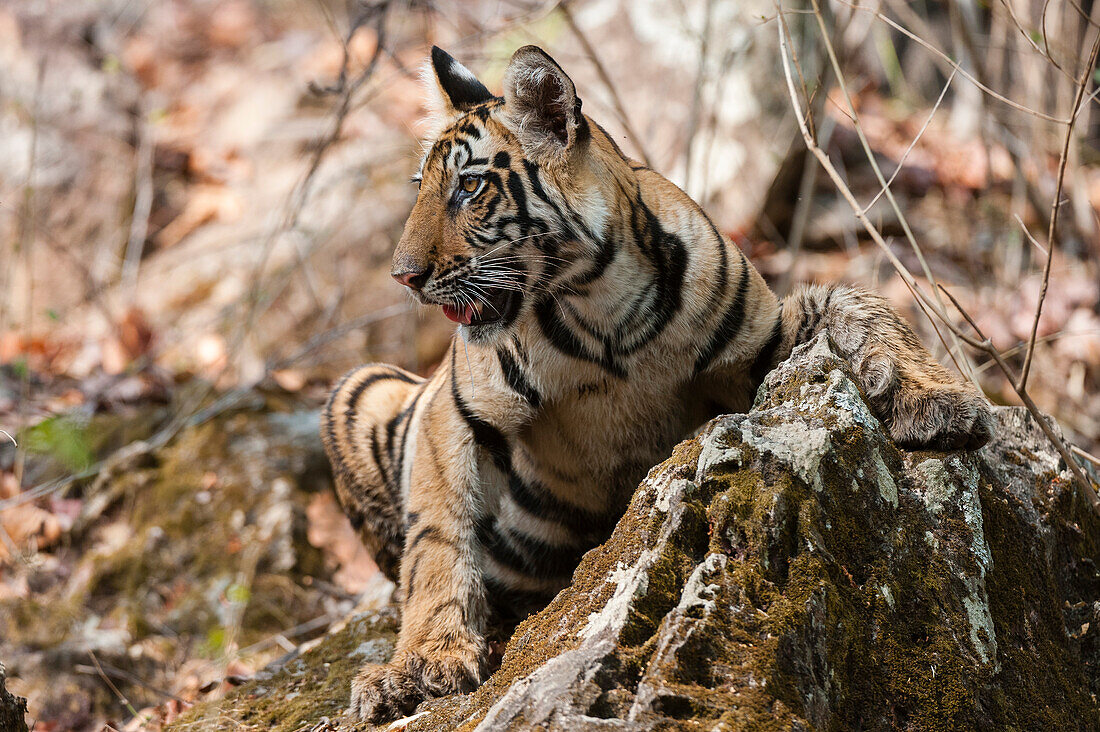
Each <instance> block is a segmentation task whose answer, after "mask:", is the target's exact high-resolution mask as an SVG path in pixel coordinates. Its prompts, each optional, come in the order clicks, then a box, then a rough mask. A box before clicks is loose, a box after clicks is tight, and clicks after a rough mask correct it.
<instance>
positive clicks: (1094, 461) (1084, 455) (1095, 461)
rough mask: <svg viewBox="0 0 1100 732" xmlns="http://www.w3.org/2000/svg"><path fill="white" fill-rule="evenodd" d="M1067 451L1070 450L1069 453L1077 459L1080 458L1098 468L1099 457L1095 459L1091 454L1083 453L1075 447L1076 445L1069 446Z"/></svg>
mask: <svg viewBox="0 0 1100 732" xmlns="http://www.w3.org/2000/svg"><path fill="white" fill-rule="evenodd" d="M1069 449H1070V452H1072V453H1073V454H1074V455H1077V456H1078V457H1082V458H1084V459H1085V460H1088V461H1089V462H1090V463H1092V464H1093V465H1095V466H1096V467H1098V468H1100V457H1096V456H1095V455H1093V454H1091V453H1087V452H1085V451H1084V450H1082V449H1081V448H1079V447H1077V445H1070V446H1069Z"/></svg>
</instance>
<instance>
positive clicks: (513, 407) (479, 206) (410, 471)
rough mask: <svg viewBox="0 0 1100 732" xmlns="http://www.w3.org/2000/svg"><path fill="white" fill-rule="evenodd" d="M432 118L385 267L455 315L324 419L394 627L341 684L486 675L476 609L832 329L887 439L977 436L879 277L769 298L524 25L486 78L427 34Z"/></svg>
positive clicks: (611, 509)
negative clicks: (601, 120) (499, 72)
mask: <svg viewBox="0 0 1100 732" xmlns="http://www.w3.org/2000/svg"><path fill="white" fill-rule="evenodd" d="M428 76H429V78H430V79H431V82H432V83H431V84H430V86H431V87H432V90H433V96H435V97H436V106H435V118H436V122H437V123H438V130H439V131H438V133H437V134H436V135H435V138H434V140H433V141H432V143H431V147H430V149H429V151H428V153H427V154H426V156H425V157H424V159H423V161H422V163H421V166H420V172H419V173H418V174H417V176H416V178H415V180H416V181H418V183H419V187H420V191H419V194H418V196H417V200H416V205H415V206H414V207H413V210H412V214H411V215H410V216H409V220H408V223H407V224H406V225H405V231H404V234H403V235H402V237H401V240H400V242H399V243H398V245H397V249H396V251H395V252H394V255H393V269H392V274H393V277H394V279H396V280H397V281H398V282H399V283H401V284H402V285H404V286H405V287H406V288H408V290H409V292H411V293H412V295H413V296H414V297H415V298H416V299H417V300H418V301H419V302H421V303H424V304H429V305H439V306H440V307H441V308H442V309H443V314H444V315H446V316H447V317H448V318H450V319H451V320H452V321H454V322H455V323H457V324H458V328H457V335H458V337H457V338H455V339H454V340H453V341H452V343H451V346H450V350H449V351H448V353H447V356H446V361H445V362H444V363H443V365H442V366H441V367H440V368H439V369H438V371H436V373H435V375H434V376H432V377H431V378H429V379H423V378H420V377H419V376H416V375H414V374H411V373H408V372H406V371H403V370H401V369H399V368H396V367H394V366H386V365H380V364H372V365H369V366H363V367H360V368H358V369H356V370H354V371H352V372H351V373H349V374H348V375H347V376H345V377H344V378H343V380H342V381H341V382H340V383H339V384H338V385H337V386H336V388H335V390H334V391H333V393H332V396H331V398H330V400H329V402H328V405H327V407H326V409H325V412H324V418H323V424H322V437H323V439H324V443H325V449H326V451H327V454H328V456H329V459H330V460H331V461H332V465H333V468H334V471H335V475H336V487H337V491H338V494H339V497H340V501H341V503H342V504H343V507H344V510H345V511H346V512H347V514H348V516H349V517H350V519H351V521H352V523H353V525H354V526H355V527H356V528H357V530H358V531H359V533H360V534H361V536H362V539H363V542H364V543H365V544H366V546H367V547H368V548H369V549H370V550H371V552H372V553H373V554H374V556H375V557H376V558H377V561H378V564H379V566H380V567H381V568H382V571H383V572H385V574H386V575H387V576H389V577H390V578H392V579H394V580H395V581H397V582H398V583H399V586H400V587H401V588H402V590H403V595H404V597H403V619H402V627H401V632H400V635H399V638H398V642H397V649H396V652H395V654H394V657H393V660H392V661H390V663H388V664H384V665H375V664H369V665H366V666H365V667H364V668H363V669H362V670H361V672H360V673H359V675H358V677H357V678H356V679H355V681H354V682H353V684H352V693H351V712H352V714H354V715H356V716H358V717H359V718H361V719H365V720H374V721H378V720H385V719H388V718H392V717H395V716H398V715H400V714H403V713H408V712H411V711H412V710H413V709H414V708H415V706H416V705H417V704H418V702H420V701H421V700H423V699H425V698H427V697H433V696H439V695H444V694H449V693H454V692H465V691H470V690H472V689H474V688H475V687H476V686H477V685H478V684H479V683H481V682H482V681H483V680H484V679H485V678H486V675H487V672H488V669H487V657H488V646H487V642H486V638H485V634H486V630H487V624H488V621H489V620H490V618H491V617H497V618H511V619H515V618H520V617H523V616H524V615H525V614H526V613H528V612H530V611H532V610H537V609H539V608H541V607H542V606H544V605H545V604H546V603H547V602H548V601H549V600H550V599H551V598H552V597H553V596H554V594H555V593H557V592H558V591H559V590H560V589H562V588H563V587H564V586H566V585H567V584H568V583H569V582H570V577H571V574H572V572H573V570H574V569H575V568H576V565H577V563H578V561H579V560H580V557H581V555H582V554H583V553H584V552H585V551H587V550H588V549H591V548H592V547H594V546H596V545H598V544H600V543H601V542H602V541H604V540H605V539H606V538H607V537H608V535H609V534H610V532H611V530H612V528H613V527H614V525H615V522H616V520H617V519H618V518H619V517H620V515H621V514H622V512H623V511H624V510H625V507H626V505H627V502H628V500H629V498H630V496H631V492H632V490H633V489H634V488H635V486H636V485H637V484H638V482H639V480H640V479H641V478H642V477H644V475H645V473H646V471H647V469H648V468H649V467H650V466H652V465H653V464H654V463H656V462H658V461H659V460H661V459H662V457H664V456H665V455H667V454H668V452H669V450H670V449H671V447H672V446H673V445H674V444H675V443H676V442H677V441H678V440H680V439H682V438H684V437H685V436H686V435H689V434H690V433H691V431H692V430H693V429H695V428H696V427H698V426H699V425H700V424H702V423H703V422H704V421H705V420H707V419H708V418H710V417H712V416H714V415H716V414H718V413H724V412H736V411H745V410H746V409H748V408H749V407H750V406H751V403H752V399H753V396H754V393H755V390H756V388H757V386H758V385H759V384H760V383H761V381H762V379H763V377H764V375H765V374H766V373H767V372H768V371H769V370H770V369H772V368H773V367H774V366H775V365H776V364H777V363H778V362H780V361H781V360H783V359H784V358H786V357H787V355H788V354H789V353H790V352H791V349H792V348H793V347H794V346H795V345H796V344H798V343H802V342H804V341H806V340H807V339H809V338H810V337H812V336H813V335H814V334H816V333H818V332H820V331H827V332H828V334H829V336H830V337H831V339H832V341H833V342H834V344H835V345H836V347H837V348H838V349H839V350H840V352H842V353H843V354H844V356H845V357H846V358H847V359H848V360H849V361H850V362H851V365H852V368H853V370H854V372H855V373H856V375H857V378H858V380H859V383H860V386H861V388H862V389H863V391H864V393H865V394H866V396H867V398H868V399H869V401H870V403H871V405H872V406H873V408H874V410H875V412H876V413H877V415H878V416H879V417H880V418H881V420H882V422H883V423H884V424H885V425H886V427H887V429H888V430H889V432H890V434H891V436H892V437H893V439H894V440H895V441H896V442H897V443H898V444H900V445H902V446H905V447H913V448H915V447H930V448H935V449H941V450H950V449H973V448H977V447H979V446H981V445H983V444H984V443H985V442H986V441H987V440H988V439H989V437H990V434H991V428H992V417H991V413H990V410H989V408H988V406H987V405H986V403H985V402H984V400H983V398H982V397H981V396H980V395H979V394H978V393H977V392H976V391H975V390H973V389H972V388H971V387H969V386H966V385H963V384H961V383H959V382H957V381H955V380H954V379H953V378H952V377H951V376H950V375H949V374H948V372H947V371H946V370H945V369H944V368H943V367H941V366H940V365H939V364H938V363H937V362H936V361H934V360H933V359H932V357H931V355H930V354H929V353H928V352H927V351H926V350H925V349H924V348H923V347H922V345H921V343H920V342H919V341H918V339H917V337H916V336H915V335H914V334H913V331H912V330H910V328H909V326H907V325H906V324H905V323H904V322H903V321H902V320H901V318H900V317H899V316H898V315H897V314H896V313H895V312H894V311H893V310H892V309H891V308H890V306H889V305H888V304H887V303H886V302H885V301H884V300H882V299H881V298H880V297H878V296H875V295H872V294H869V293H866V292H862V291H860V290H857V289H853V288H850V287H837V286H834V287H821V286H811V287H806V288H804V289H802V290H800V291H798V292H796V293H794V294H792V295H790V296H789V297H787V298H784V299H783V300H782V301H780V300H778V299H777V298H776V296H775V295H774V294H772V292H771V291H770V290H769V289H768V287H767V285H766V284H765V282H764V280H763V278H762V277H761V276H760V274H759V273H758V272H757V271H756V270H755V269H754V268H753V266H752V265H751V264H750V263H749V262H748V261H747V260H746V259H745V256H744V254H742V253H741V251H740V250H739V249H738V248H737V247H736V246H735V245H734V244H732V243H731V242H730V241H729V240H728V239H726V238H725V237H724V236H722V235H721V234H720V233H719V232H718V230H717V229H716V228H715V225H714V224H713V223H712V222H711V220H710V219H709V218H707V215H706V214H705V213H703V211H702V210H701V209H700V208H699V206H698V205H696V204H695V203H694V202H693V201H692V200H691V199H690V198H688V196H687V195H686V194H685V193H684V192H683V191H681V190H680V189H679V188H677V187H676V186H675V185H673V184H672V183H670V182H669V181H668V180H666V179H665V178H663V177H662V176H661V175H659V174H658V173H656V172H654V171H653V170H651V169H649V168H647V167H646V166H644V165H641V164H639V163H638V162H636V161H633V160H631V159H630V158H628V157H627V156H626V155H624V154H623V152H622V151H621V150H620V149H619V147H618V146H617V145H616V144H615V142H614V140H612V138H611V137H610V136H609V135H608V134H607V133H606V132H605V131H604V130H603V128H601V127H600V126H599V125H598V124H596V123H595V122H594V121H593V120H591V119H589V118H588V117H586V116H585V115H584V114H582V112H581V100H580V98H579V97H578V96H577V92H576V89H575V87H574V85H573V82H572V81H571V80H570V78H569V77H568V76H567V75H566V74H565V72H564V71H562V69H561V67H559V66H558V64H557V63H555V62H554V61H553V59H551V58H550V56H548V55H547V54H546V53H545V52H544V51H542V50H541V49H539V48H537V47H535V46H525V47H523V48H521V49H519V50H518V51H516V53H515V55H514V56H513V57H512V59H511V61H510V63H509V65H508V67H507V70H506V72H505V76H504V96H503V97H495V96H493V95H492V94H491V93H489V91H488V90H487V89H486V88H485V86H484V85H482V84H481V82H479V81H478V80H477V79H476V78H475V77H474V76H473V74H471V73H470V71H468V70H467V69H466V68H465V67H464V66H462V65H461V64H459V63H458V62H456V61H455V60H454V59H453V58H451V57H450V56H449V55H447V54H446V53H444V52H443V51H441V50H440V49H438V48H433V49H432V58H431V70H430V72H429V74H428Z"/></svg>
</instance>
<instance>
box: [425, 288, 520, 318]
mask: <svg viewBox="0 0 1100 732" xmlns="http://www.w3.org/2000/svg"><path fill="white" fill-rule="evenodd" d="M519 301H520V294H519V293H518V292H516V291H515V290H511V289H503V288H489V289H487V290H486V291H485V294H484V295H482V296H480V297H479V298H478V299H477V300H475V301H474V302H473V303H469V304H466V305H450V304H446V305H444V306H443V314H444V315H446V316H447V318H448V319H450V320H453V321H454V322H456V323H461V324H462V325H489V324H490V323H496V322H498V321H501V320H504V319H505V318H506V317H510V316H511V315H512V314H513V313H514V312H515V309H516V308H517V307H518V306H519Z"/></svg>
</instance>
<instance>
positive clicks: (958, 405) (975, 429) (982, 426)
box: [888, 384, 994, 451]
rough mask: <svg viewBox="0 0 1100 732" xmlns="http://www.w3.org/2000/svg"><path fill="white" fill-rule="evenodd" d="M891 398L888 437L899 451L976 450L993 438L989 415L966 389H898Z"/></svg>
mask: <svg viewBox="0 0 1100 732" xmlns="http://www.w3.org/2000/svg"><path fill="white" fill-rule="evenodd" d="M893 396H894V409H893V414H892V419H891V420H890V424H889V425H888V426H889V429H890V436H891V437H893V438H894V441H895V442H896V443H898V444H899V445H901V446H902V447H905V448H908V449H920V448H924V449H931V450H943V451H946V450H976V449H978V448H979V447H981V446H982V445H984V444H986V443H987V442H989V440H990V438H991V437H992V436H993V425H994V419H993V412H992V410H991V409H990V408H989V404H988V403H986V401H985V399H983V398H982V397H981V396H980V395H979V394H978V393H977V392H976V391H974V390H973V389H971V388H970V387H969V386H965V385H962V384H939V385H935V386H931V387H929V386H922V387H921V388H912V389H904V388H899V389H898V390H897V392H896V393H895V394H894V395H893Z"/></svg>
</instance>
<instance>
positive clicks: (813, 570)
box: [189, 337, 1100, 730]
mask: <svg viewBox="0 0 1100 732" xmlns="http://www.w3.org/2000/svg"><path fill="white" fill-rule="evenodd" d="M996 414H997V419H998V429H997V434H996V437H995V438H994V440H993V442H992V443H991V444H990V445H988V446H986V447H985V448H983V449H982V450H980V451H977V452H974V453H953V454H945V453H933V452H916V453H909V452H905V451H902V450H900V449H899V448H897V447H896V446H895V445H894V444H892V443H891V441H890V440H889V438H888V437H887V436H886V433H885V431H884V430H883V429H882V426H881V424H880V423H879V422H878V420H877V419H876V418H875V417H874V415H873V414H872V413H871V411H870V410H869V409H868V407H867V406H866V404H865V402H864V400H863V398H862V396H861V395H860V392H859V390H858V388H857V387H856V385H855V383H854V381H853V380H852V378H851V374H850V371H849V369H848V367H847V365H846V364H845V363H844V362H843V361H842V360H841V359H839V358H838V357H837V356H836V355H835V354H834V353H833V351H832V349H831V347H830V344H829V343H828V341H827V340H826V339H825V338H824V337H819V338H818V339H816V340H815V341H813V342H811V343H809V344H807V345H805V346H802V347H800V348H799V349H797V350H796V351H795V353H794V354H793V355H792V356H791V358H790V359H789V360H788V361H787V362H786V363H784V364H782V365H781V366H780V367H779V368H778V369H776V370H775V371H774V372H773V373H772V374H770V375H769V376H768V378H767V379H766V381H765V383H764V384H763V386H762V387H761V388H760V390H759V393H758V395H757V399H756V402H755V404H754V406H753V408H752V410H751V411H750V412H748V413H747V414H743V415H732V416H725V417H720V418H718V419H715V420H713V421H712V422H711V423H710V424H708V425H707V426H706V427H705V428H704V429H703V430H702V431H701V432H700V433H699V435H698V436H696V437H695V438H693V439H691V440H688V441H686V442H684V443H682V444H680V445H679V446H677V448H676V449H675V451H674V453H673V455H672V456H671V457H670V458H669V459H668V460H667V461H665V462H664V463H662V464H661V465H658V466H656V467H655V468H653V469H652V470H651V471H650V473H649V475H648V476H647V477H646V479H645V480H644V481H643V482H642V483H641V485H640V486H639V488H638V490H637V491H636V492H635V494H634V496H633V499H632V501H631V503H630V506H629V508H628V509H627V511H626V513H625V515H624V516H623V518H622V520H621V521H620V522H619V524H618V526H617V527H616V529H615V531H614V533H613V534H612V536H611V537H610V538H609V539H608V541H607V542H606V543H605V544H603V545H602V546H600V547H598V548H596V549H593V550H592V551H590V552H589V553H588V554H586V555H585V557H584V559H583V560H582V562H581V564H580V566H579V567H578V568H577V570H576V572H575V574H574V577H573V583H572V585H571V586H570V587H568V588H567V589H565V590H563V591H562V592H561V593H560V594H559V595H558V597H557V598H556V599H555V600H554V601H553V602H552V603H551V604H550V605H549V606H548V607H547V608H546V609H544V610H543V611H542V612H540V613H537V614H535V615H532V616H531V617H529V618H528V619H527V620H525V621H524V622H523V623H522V624H521V625H520V626H519V628H518V629H517V630H516V632H515V634H514V636H513V637H512V639H511V641H510V642H509V644H508V647H507V650H506V651H505V654H504V657H503V660H502V663H501V666H500V669H499V670H498V671H497V672H496V673H495V674H494V675H493V676H492V677H491V678H490V679H489V680H488V681H487V682H486V683H485V684H484V685H483V686H482V687H481V688H480V689H478V690H477V691H475V692H473V693H472V694H468V695H461V696H454V697H448V698H444V699H438V700H432V701H429V702H426V703H425V704H424V705H422V706H421V708H420V710H419V711H421V712H426V714H423V715H422V716H419V717H418V718H416V719H415V720H412V721H411V722H410V723H409V725H408V729H410V730H440V729H458V730H489V729H492V730H496V729H550V730H579V729H610V728H614V729H638V730H649V729H681V728H683V729H718V730H780V729H784V730H786V729H811V728H812V729H823V730H848V729H864V730H887V729H922V730H924V729H928V730H948V729H1020V730H1024V729H1096V728H1098V727H1100V714H1098V711H1097V703H1096V697H1095V694H1096V693H1097V691H1098V686H1100V602H1097V598H1098V597H1100V574H1098V571H1097V562H1098V561H1100V556H1098V550H1100V521H1098V520H1097V517H1096V516H1095V515H1094V514H1092V513H1091V512H1090V511H1089V510H1088V508H1087V506H1084V505H1082V503H1081V502H1080V501H1078V500H1077V499H1076V498H1075V495H1074V490H1073V485H1072V481H1071V479H1070V477H1069V475H1068V473H1067V472H1066V471H1065V470H1064V469H1063V467H1064V466H1062V465H1061V464H1060V462H1059V460H1058V457H1057V454H1056V453H1055V452H1054V451H1053V450H1052V448H1050V447H1049V445H1048V444H1047V443H1046V441H1045V438H1044V437H1043V436H1042V434H1041V432H1040V431H1039V429H1038V425H1036V424H1035V423H1034V422H1033V421H1032V419H1031V417H1030V416H1029V415H1028V414H1027V413H1026V412H1024V411H1023V410H1020V409H1011V408H1001V409H998V410H997V411H996ZM361 632H362V629H361V628H354V627H349V628H347V629H344V630H343V631H341V632H340V633H338V634H335V635H334V636H333V637H332V638H331V639H330V640H331V644H332V646H331V647H332V648H337V647H348V648H354V647H358V645H359V643H361V642H362V641H363V640H365V638H364V637H362V636H361V635H357V634H360V633H361ZM329 642H330V641H326V643H329ZM316 653H318V649H314V650H313V651H309V652H307V653H305V654H303V656H302V660H303V662H309V661H308V660H309V659H311V658H313V655H314V654H316ZM325 653H329V654H330V655H331V652H330V651H326V652H325ZM326 657H327V656H326ZM309 668H312V669H316V664H313V665H312V666H309ZM280 673H283V672H280ZM309 673H313V672H304V673H303V675H300V676H298V677H295V678H294V679H291V678H290V677H289V676H286V675H285V674H284V675H283V676H281V677H280V676H276V677H273V678H271V679H267V680H264V681H262V682H254V683H253V684H251V685H248V686H245V687H243V688H242V689H240V690H239V691H238V692H236V693H235V694H234V695H231V696H230V697H229V698H227V699H226V700H223V701H222V702H220V703H219V704H220V706H219V707H218V711H219V712H220V714H221V715H222V716H221V717H218V718H219V719H223V720H226V721H224V724H225V725H226V728H227V729H228V728H235V729H237V728H241V725H243V727H244V728H248V729H259V728H261V726H260V725H259V724H258V722H257V720H258V719H259V717H253V716H250V713H249V712H247V710H248V708H249V705H248V704H247V703H245V702H246V701H247V700H248V699H249V698H256V696H257V688H260V687H261V686H262V688H263V689H264V691H265V693H266V695H267V697H268V698H267V699H265V701H264V702H263V703H264V707H263V709H264V710H265V711H264V714H268V715H270V714H273V713H274V712H273V711H272V710H273V709H275V708H277V707H278V706H279V703H280V702H278V700H279V699H281V698H284V697H285V696H286V695H287V694H288V691H289V690H290V689H291V686H290V685H291V684H293V688H294V689H307V688H313V689H314V690H315V692H316V693H320V692H319V691H317V690H323V693H324V694H325V695H327V694H329V693H331V694H333V695H335V696H334V697H331V698H330V697H328V696H325V701H324V704H323V705H322V704H320V703H318V704H319V706H318V707H317V710H316V711H315V712H314V714H313V717H312V719H314V721H316V719H318V718H320V716H322V715H329V716H331V715H332V713H333V711H332V710H333V709H335V708H336V707H339V706H342V705H344V704H346V695H347V688H346V685H344V686H340V685H338V684H333V683H332V682H331V674H330V673H325V674H321V673H319V672H318V673H317V675H316V676H309ZM311 684H314V685H316V686H312V687H311ZM250 695H251V696H250ZM280 695H281V696H280ZM271 700H275V701H274V702H272V701H271ZM298 701H299V700H298V699H294V702H298ZM257 703H258V702H257ZM322 707H323V708H322ZM298 708H299V707H295V709H298ZM210 712H211V708H206V709H202V708H200V709H197V710H195V711H194V712H193V714H194V715H201V714H207V715H208V716H207V717H206V718H212V717H210V716H209V715H210ZM296 714H297V713H296ZM194 718H195V717H194V716H192V717H189V719H192V720H193V719H194ZM265 718H266V717H265ZM294 718H295V719H299V720H301V721H303V722H304V721H306V719H305V718H302V717H297V716H296V717H294ZM263 728H266V727H263Z"/></svg>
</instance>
